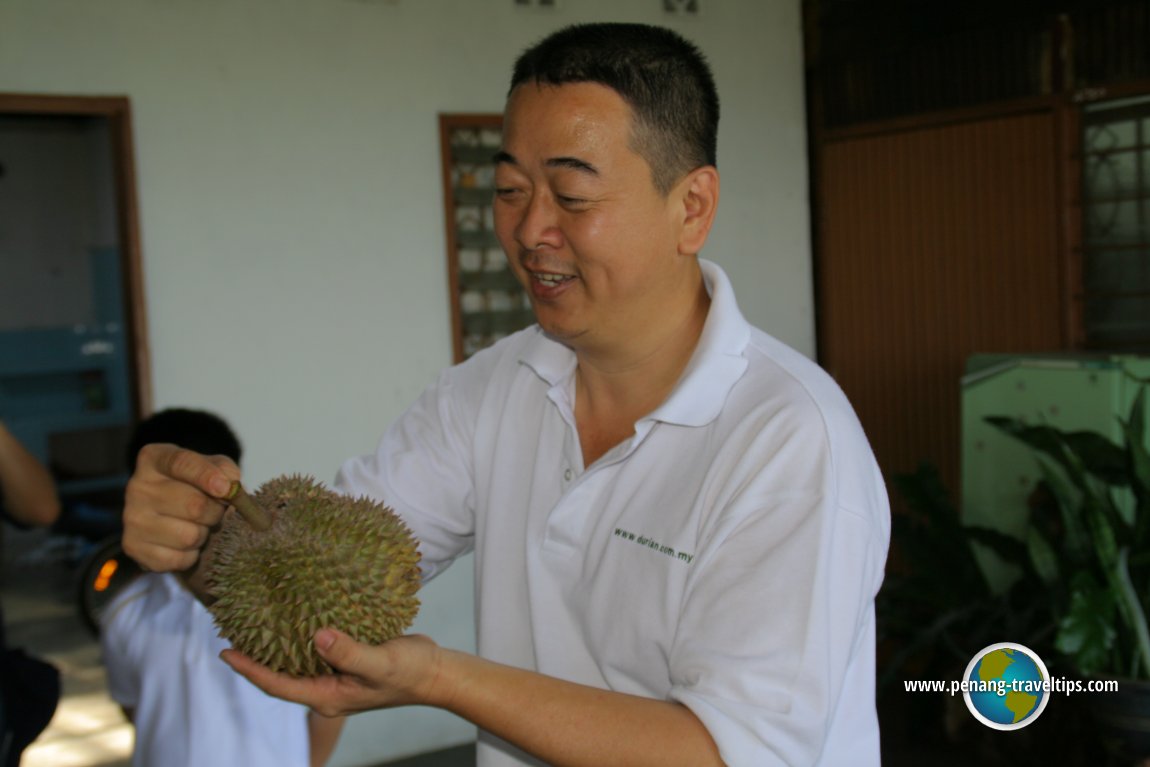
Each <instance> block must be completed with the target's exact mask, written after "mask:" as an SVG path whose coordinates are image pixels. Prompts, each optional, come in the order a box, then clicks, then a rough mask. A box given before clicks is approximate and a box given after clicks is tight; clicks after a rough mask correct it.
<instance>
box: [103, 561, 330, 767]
mask: <svg viewBox="0 0 1150 767" xmlns="http://www.w3.org/2000/svg"><path fill="white" fill-rule="evenodd" d="M100 641H101V645H102V649H103V656H104V664H105V667H106V668H107V672H108V692H109V694H110V695H111V696H112V699H113V700H115V701H116V702H117V703H119V704H120V705H121V706H124V707H125V708H131V709H135V730H136V745H135V750H134V751H133V753H132V764H133V765H134V767H180V766H181V765H187V767H193V766H197V765H209V764H211V765H225V766H226V765H243V766H244V767H308V765H309V763H310V753H309V750H308V749H309V746H308V730H307V708H305V707H304V706H300V705H298V704H295V703H288V702H287V701H283V700H279V699H277V698H273V697H271V696H269V695H266V694H264V693H263V692H262V691H261V690H260V689H258V688H257V687H256V686H255V685H253V684H252V683H251V682H249V681H248V680H246V679H244V678H243V677H242V676H240V675H239V674H237V673H236V672H234V671H232V669H231V667H229V666H228V665H227V664H226V663H224V662H223V661H222V660H220V657H219V655H220V652H221V651H222V650H224V649H225V648H226V647H228V643H227V642H226V641H225V640H223V639H221V638H220V637H219V636H218V635H217V632H216V629H215V626H214V625H213V623H212V616H211V614H210V613H209V612H208V611H207V610H206V609H205V608H204V606H203V605H202V604H200V603H199V602H198V601H197V600H196V599H195V598H194V597H193V596H192V595H191V593H190V592H189V591H188V590H187V589H185V588H184V587H183V586H182V585H181V584H180V582H179V581H178V580H177V579H176V577H175V576H174V575H170V574H167V573H164V574H158V573H148V574H145V575H142V576H140V577H139V578H137V579H136V580H135V581H133V582H132V583H130V584H129V585H128V586H126V587H125V588H124V590H123V591H122V592H120V593H119V594H117V595H116V598H115V600H113V602H112V603H111V604H110V605H109V606H108V609H107V610H106V611H105V613H104V617H103V619H102V631H101V638H100Z"/></svg>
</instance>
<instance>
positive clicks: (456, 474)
mask: <svg viewBox="0 0 1150 767" xmlns="http://www.w3.org/2000/svg"><path fill="white" fill-rule="evenodd" d="M456 378H457V369H456V368H450V369H448V370H446V371H444V372H443V373H442V374H441V375H440V377H439V379H438V380H437V381H436V382H435V383H434V384H433V385H432V386H430V387H428V388H427V389H426V390H425V391H424V392H423V394H422V395H421V396H420V397H419V399H417V400H416V401H415V403H414V404H412V406H411V407H409V408H408V409H407V411H406V412H404V413H403V415H402V416H400V418H399V419H398V420H397V421H396V422H395V423H393V424H392V425H391V426H390V427H389V428H388V429H387V431H386V432H385V433H384V435H383V437H382V438H381V439H380V442H379V446H378V447H377V449H376V451H375V453H373V454H370V455H365V456H360V457H358V458H353V459H351V460H349V461H347V462H345V463H344V464H343V466H342V467H341V468H340V471H339V474H338V476H337V477H336V482H335V486H336V488H337V489H338V490H339V491H340V492H346V493H351V494H353V495H366V496H369V497H371V498H374V499H376V500H378V501H380V502H382V503H384V504H386V505H388V506H390V507H391V508H392V509H394V510H395V511H396V513H397V514H399V515H400V517H402V518H403V520H404V521H405V522H406V523H407V525H408V527H409V528H411V531H412V533H413V534H414V535H415V537H416V539H417V540H418V541H419V548H420V554H421V560H420V566H421V567H422V568H423V577H424V580H428V579H430V578H432V577H434V576H435V575H436V574H437V573H439V572H441V571H442V570H443V569H445V568H446V567H447V566H448V565H450V564H451V562H453V561H454V560H455V559H456V558H457V557H459V556H461V555H463V554H465V553H467V552H468V551H470V550H471V548H472V547H473V545H474V530H475V494H474V479H473V462H472V460H471V447H470V445H471V434H472V429H473V423H472V422H471V421H470V420H469V419H468V418H467V417H466V415H465V414H466V412H467V409H466V404H467V397H466V396H465V395H466V392H465V391H464V392H461V391H460V389H461V388H465V387H461V386H460V385H459V384H458V382H457V380H456ZM461 395H463V396H461Z"/></svg>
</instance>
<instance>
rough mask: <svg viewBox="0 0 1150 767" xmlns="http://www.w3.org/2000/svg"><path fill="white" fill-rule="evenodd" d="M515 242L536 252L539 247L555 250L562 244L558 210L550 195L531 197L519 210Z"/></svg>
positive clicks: (534, 195)
mask: <svg viewBox="0 0 1150 767" xmlns="http://www.w3.org/2000/svg"><path fill="white" fill-rule="evenodd" d="M515 240H516V242H518V243H519V245H520V246H521V247H523V248H526V249H527V250H537V249H538V248H539V247H540V246H544V247H548V246H549V247H553V248H556V247H559V246H560V245H561V244H562V242H563V235H562V233H561V231H560V229H559V217H558V210H557V208H556V206H555V201H554V199H553V198H552V197H551V195H549V194H533V195H531V198H530V200H528V202H527V204H526V205H525V206H524V207H523V208H522V209H521V212H520V218H519V222H518V224H517V226H516V227H515Z"/></svg>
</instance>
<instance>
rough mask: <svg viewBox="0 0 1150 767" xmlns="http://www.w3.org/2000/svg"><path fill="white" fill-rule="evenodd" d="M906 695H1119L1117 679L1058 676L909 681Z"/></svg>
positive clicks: (905, 686)
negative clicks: (1098, 693)
mask: <svg viewBox="0 0 1150 767" xmlns="http://www.w3.org/2000/svg"><path fill="white" fill-rule="evenodd" d="M903 688H904V689H905V690H906V692H945V693H949V694H950V695H958V694H960V693H967V692H972V693H978V692H993V693H995V694H996V695H998V696H999V697H1005V696H1006V693H1008V692H1024V693H1031V694H1033V693H1039V692H1042V693H1052V692H1060V693H1062V694H1064V695H1070V694H1072V693H1076V692H1118V680H1117V679H1087V680H1082V679H1067V678H1066V677H1055V678H1051V679H1040V680H1031V679H986V680H982V679H961V680H959V679H952V680H950V681H944V680H940V679H930V680H923V679H907V680H905V681H903Z"/></svg>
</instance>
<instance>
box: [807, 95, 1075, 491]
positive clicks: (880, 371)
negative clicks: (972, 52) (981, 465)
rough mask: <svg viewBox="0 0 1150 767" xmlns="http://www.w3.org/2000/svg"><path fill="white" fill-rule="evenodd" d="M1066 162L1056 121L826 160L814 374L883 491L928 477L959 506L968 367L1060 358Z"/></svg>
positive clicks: (825, 148) (862, 143)
mask: <svg viewBox="0 0 1150 767" xmlns="http://www.w3.org/2000/svg"><path fill="white" fill-rule="evenodd" d="M1060 162H1061V161H1060V156H1059V148H1058V140H1057V123H1056V121H1055V119H1054V115H1053V113H1052V112H1051V111H1049V110H1041V111H1037V112H1028V113H1023V114H1014V115H1007V116H998V117H991V118H982V119H973V120H966V121H962V122H957V123H949V124H946V123H944V124H933V125H924V126H921V127H917V128H910V129H907V128H905V126H901V127H900V128H899V129H897V130H892V131H890V132H886V133H882V132H879V133H865V134H858V135H853V136H842V137H839V138H835V139H831V140H827V141H826V142H825V143H824V144H823V145H822V152H821V157H820V174H819V187H818V188H819V211H818V227H819V228H818V233H817V235H818V240H817V241H818V243H819V252H818V258H817V262H816V263H817V266H818V289H819V353H820V362H821V363H822V364H823V365H824V366H825V367H826V368H827V369H828V370H829V371H830V372H831V373H832V374H833V375H834V376H835V378H836V379H837V380H838V382H839V384H840V385H841V386H842V387H843V389H844V390H845V391H846V393H847V395H848V396H849V397H850V399H851V401H852V402H853V403H854V405H855V407H856V409H857V410H858V413H859V417H860V418H861V420H862V422H863V425H864V427H865V428H866V429H867V432H868V434H869V435H870V438H871V441H872V443H873V445H874V448H875V451H876V453H877V455H878V459H879V462H880V464H881V465H882V468H883V470H884V472H885V473H886V474H887V476H888V477H889V476H890V475H891V474H892V473H901V472H908V471H912V470H913V469H914V468H915V467H916V466H917V465H918V464H919V463H920V462H923V461H929V462H931V463H933V464H935V465H936V466H938V467H939V469H940V471H941V472H942V476H943V479H944V481H945V482H946V483H947V486H948V488H949V489H950V490H951V492H952V495H953V496H954V497H955V498H956V500H957V497H958V490H959V487H958V486H959V480H958V478H959V456H960V425H959V410H960V398H959V397H960V379H961V377H962V374H963V370H964V365H965V362H966V359H967V357H968V356H969V355H971V354H973V353H976V352H1034V351H1053V350H1058V349H1061V348H1063V346H1064V343H1065V342H1064V339H1065V332H1064V329H1063V316H1064V312H1063V294H1064V286H1063V285H1062V284H1061V280H1062V275H1063V273H1064V272H1063V255H1062V250H1063V247H1064V246H1063V243H1062V242H1061V241H1060V231H1061V229H1060V226H1059V220H1058V217H1059V206H1060V204H1061V191H1060V189H1059V175H1060Z"/></svg>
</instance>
